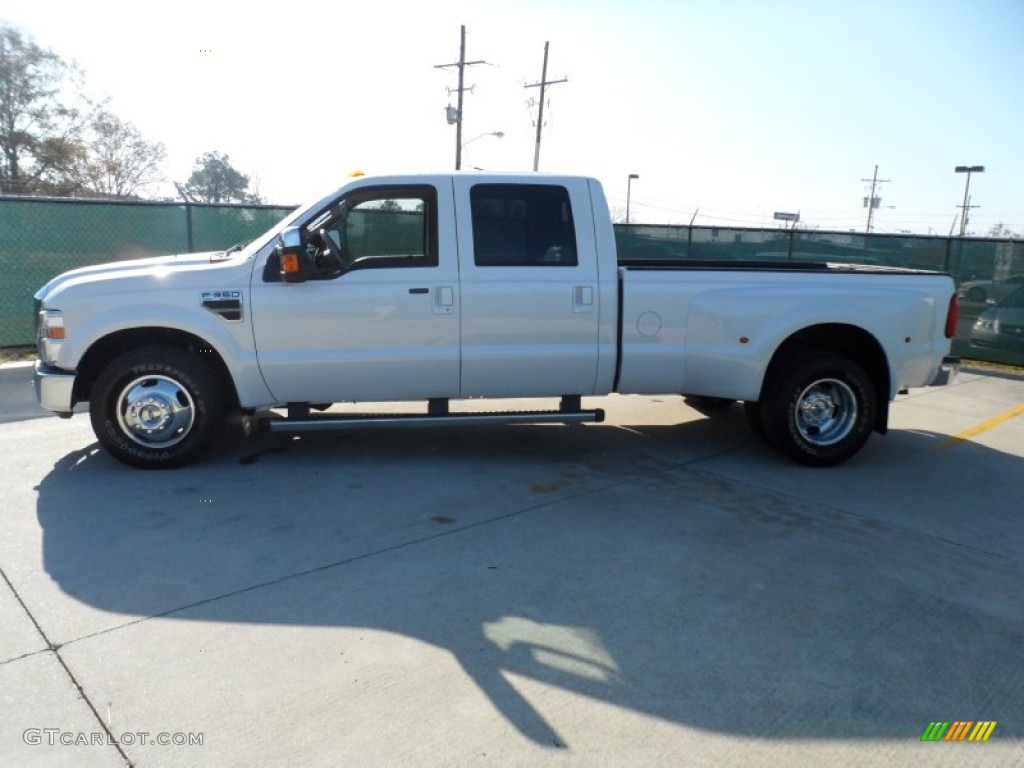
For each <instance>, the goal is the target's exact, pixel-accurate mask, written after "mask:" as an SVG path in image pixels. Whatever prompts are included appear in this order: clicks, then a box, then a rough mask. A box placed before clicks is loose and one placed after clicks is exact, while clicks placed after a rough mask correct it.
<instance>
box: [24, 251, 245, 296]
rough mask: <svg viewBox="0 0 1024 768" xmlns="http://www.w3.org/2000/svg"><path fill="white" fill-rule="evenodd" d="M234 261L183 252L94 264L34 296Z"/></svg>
mask: <svg viewBox="0 0 1024 768" xmlns="http://www.w3.org/2000/svg"><path fill="white" fill-rule="evenodd" d="M227 260H233V259H231V257H228V258H227V259H226V258H225V252H224V251H205V252H203V253H181V254H176V255H173V256H151V257H149V258H145V259H131V260H129V261H111V262H107V263H105V264H93V265H92V266H89V267H80V268H79V269H72V270H70V271H68V272H64V273H62V274H60V275H57V277H55V278H53V279H52V280H50V281H49V282H48V283H46V285H44V286H43V287H42V288H40V289H39V290H38V291H36V293H35V298H36V299H38V300H39V301H45V300H46V297H47V296H48V295H49V294H51V293H53V292H54V291H55V290H57V289H58V288H60V287H61V286H63V285H66V284H68V283H73V282H85V281H89V280H90V279H97V278H100V279H102V278H110V277H127V276H131V275H144V274H147V273H148V274H154V275H157V274H164V273H166V272H167V271H171V270H178V269H181V268H185V267H193V268H194V267H200V266H201V265H209V264H214V263H221V262H224V261H227Z"/></svg>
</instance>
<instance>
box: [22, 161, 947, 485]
mask: <svg viewBox="0 0 1024 768" xmlns="http://www.w3.org/2000/svg"><path fill="white" fill-rule="evenodd" d="M36 300H37V304H38V312H37V315H38V316H37V326H38V354H39V360H38V361H37V362H36V366H35V382H36V391H37V396H38V398H39V401H40V403H41V404H42V405H43V406H44V407H45V408H47V409H49V410H51V411H53V412H55V413H57V414H58V415H60V416H70V415H71V414H72V413H73V412H74V410H75V406H76V404H78V403H83V402H88V403H89V413H90V418H91V421H92V426H93V429H94V431H95V433H96V436H97V438H98V439H99V441H100V443H101V444H102V445H103V447H104V448H106V449H107V450H108V451H109V452H110V453H111V454H113V455H114V456H115V457H117V458H118V459H120V460H121V461H123V462H125V463H127V464H130V465H134V466H138V467H151V468H161V467H171V466H178V465H182V464H185V463H187V462H189V461H191V460H193V459H195V458H196V457H197V456H198V455H199V454H200V453H201V452H202V451H203V450H204V449H206V448H207V447H208V445H209V444H210V442H211V441H212V439H213V438H214V437H215V436H216V434H217V432H218V430H219V429H220V428H221V426H222V424H223V423H224V421H225V418H226V416H227V414H228V412H229V411H238V412H241V413H242V414H243V415H244V416H245V417H247V418H249V419H250V420H253V419H258V420H259V423H260V424H261V425H262V426H263V427H265V428H267V429H270V430H287V431H298V430H308V429H357V428H365V427H375V426H392V427H414V426H425V425H430V426H435V425H440V424H467V423H484V424H495V423H511V422H530V423H535V422H543V421H555V422H562V423H566V422H577V421H600V420H601V419H602V417H603V414H602V412H601V411H600V410H599V409H593V410H586V409H584V408H583V407H582V401H581V398H583V397H586V396H594V395H604V394H607V393H611V392H621V393H642V394H679V395H685V396H691V397H694V398H699V399H700V400H699V402H701V403H703V404H704V405H715V404H726V403H731V402H735V401H743V402H744V404H745V408H746V411H747V416H748V419H749V421H750V423H751V425H752V426H753V427H754V429H755V431H756V432H757V433H758V434H760V435H761V436H762V437H763V438H764V439H765V440H767V441H768V442H769V443H770V444H771V445H773V446H774V447H776V448H778V449H780V450H781V451H783V452H785V453H786V454H788V455H790V456H791V457H793V458H794V459H796V460H798V461H800V462H802V463H805V464H810V465H831V464H836V463H838V462H841V461H843V460H845V459H847V458H849V457H850V456H852V455H853V454H854V453H856V452H857V451H858V450H859V449H860V448H861V447H862V446H863V444H864V442H865V441H866V440H867V438H868V437H869V435H870V433H871V432H872V431H878V432H885V430H886V427H887V421H888V407H889V402H890V401H891V400H892V399H893V398H894V397H895V396H896V395H897V394H898V393H900V392H901V391H904V390H906V389H907V388H909V387H919V386H926V385H936V384H943V383H946V382H948V381H949V380H950V378H951V377H952V376H953V375H955V373H956V368H957V360H956V359H955V358H952V357H949V356H948V352H949V348H950V338H951V337H952V335H953V332H954V330H955V326H956V319H957V317H956V315H957V301H956V294H955V290H954V285H953V281H952V279H951V278H950V277H949V276H948V275H946V274H942V273H936V272H923V271H913V270H899V269H887V268H882V267H877V266H851V265H849V264H841V265H840V264H829V263H825V262H822V263H787V262H782V263H774V262H773V263H759V262H752V263H743V262H740V263H737V262H728V263H695V262H688V261H682V260H675V261H672V260H658V261H644V260H630V259H628V258H623V257H620V256H619V255H617V253H616V246H615V236H614V231H613V227H612V221H611V218H610V216H609V212H608V206H607V203H606V201H605V196H604V192H603V190H602V187H601V185H600V183H599V182H598V181H597V180H595V179H591V178H582V177H570V176H547V175H539V174H523V175H507V174H500V175H499V174H463V173H458V174H454V175H453V174H444V175H416V176H389V177H369V176H362V177H357V178H354V179H352V180H350V181H349V182H348V183H347V184H346V185H345V186H343V187H342V188H341V189H340V190H338V191H337V192H335V193H334V194H331V195H329V196H328V197H326V198H324V199H322V200H319V201H317V202H316V203H313V204H312V205H309V206H305V207H303V208H301V209H299V210H297V211H296V212H294V213H293V214H292V215H290V216H289V217H287V218H286V219H285V220H284V221H282V222H281V223H280V224H279V225H278V226H277V227H275V228H274V229H272V230H271V231H270V232H267V233H266V234H265V235H263V236H262V237H259V238H258V239H256V240H254V241H253V242H251V243H249V244H248V245H245V246H244V247H236V248H233V249H229V250H228V251H225V252H215V253H204V254H189V255H180V256H167V257H157V258H149V259H141V260H136V261H123V262H115V263H111V264H105V265H99V266H93V267H87V268H84V269H77V270H73V271H71V272H67V273H65V274H63V275H60V276H58V277H56V278H54V279H53V280H51V281H50V282H49V283H47V284H46V285H45V286H43V287H42V288H41V289H40V290H39V292H38V293H37V294H36ZM541 397H544V398H550V397H556V398H560V401H559V402H560V407H559V408H557V410H550V411H536V410H526V411H524V412H503V413H477V412H465V411H463V412H459V411H457V410H452V409H451V408H450V407H449V406H450V404H451V402H452V401H456V400H463V399H468V398H541ZM384 401H403V402H404V401H421V402H422V403H423V404H424V407H423V408H421V409H419V410H416V411H415V412H413V413H408V414H404V415H396V414H390V415H387V416H375V415H372V414H373V409H372V407H368V410H367V413H366V414H364V415H353V414H344V415H343V414H338V413H332V412H330V411H329V408H330V405H331V404H333V403H340V402H355V403H380V402H384ZM274 409H276V417H271V414H275V411H274Z"/></svg>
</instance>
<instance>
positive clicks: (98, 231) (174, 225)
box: [0, 197, 294, 347]
mask: <svg viewBox="0 0 1024 768" xmlns="http://www.w3.org/2000/svg"><path fill="white" fill-rule="evenodd" d="M293 210H294V206H291V207H289V206H280V205H233V204H232V205H207V204H198V203H162V202H150V201H130V202H125V201H109V200H72V199H66V198H39V197H0V274H2V275H3V279H2V280H0V347H10V346H17V345H22V344H32V343H34V341H35V339H34V318H33V316H32V310H33V303H32V296H33V294H34V293H35V292H36V291H37V290H38V289H39V288H40V287H41V286H42V285H43V284H44V283H45V282H47V281H48V280H49V279H50V278H52V277H55V276H56V275H59V274H60V273H62V272H66V271H67V270H69V269H75V268H77V267H85V266H89V265H91V264H100V263H103V262H107V261H123V260H126V259H139V258H144V257H147V256H164V255H167V254H173V253H189V252H201V251H213V250H220V249H224V248H229V247H231V246H232V245H234V244H235V243H239V242H242V241H245V240H251V239H252V238H254V237H256V236H257V235H259V234H261V233H263V232H265V231H267V230H268V229H270V228H271V227H272V226H274V225H275V224H276V223H277V222H279V221H280V220H281V219H282V218H284V217H285V216H286V215H288V214H289V213H291V212H292V211H293Z"/></svg>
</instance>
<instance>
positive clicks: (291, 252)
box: [275, 227, 306, 283]
mask: <svg viewBox="0 0 1024 768" xmlns="http://www.w3.org/2000/svg"><path fill="white" fill-rule="evenodd" d="M275 250H276V251H277V256H278V259H279V262H280V264H281V279H282V280H284V281H285V282H286V283H304V282H306V248H305V246H304V245H303V244H302V232H301V231H300V230H299V228H298V227H288V228H287V229H284V230H282V232H281V234H280V235H278V237H277V248H276V249H275Z"/></svg>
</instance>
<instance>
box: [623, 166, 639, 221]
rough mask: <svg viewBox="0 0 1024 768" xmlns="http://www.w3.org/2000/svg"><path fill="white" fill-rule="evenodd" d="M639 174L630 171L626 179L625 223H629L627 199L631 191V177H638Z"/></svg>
mask: <svg viewBox="0 0 1024 768" xmlns="http://www.w3.org/2000/svg"><path fill="white" fill-rule="evenodd" d="M639 178H640V174H638V173H631V174H629V177H628V178H627V179H626V223H627V224H629V199H630V197H631V196H632V193H633V179H639Z"/></svg>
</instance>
